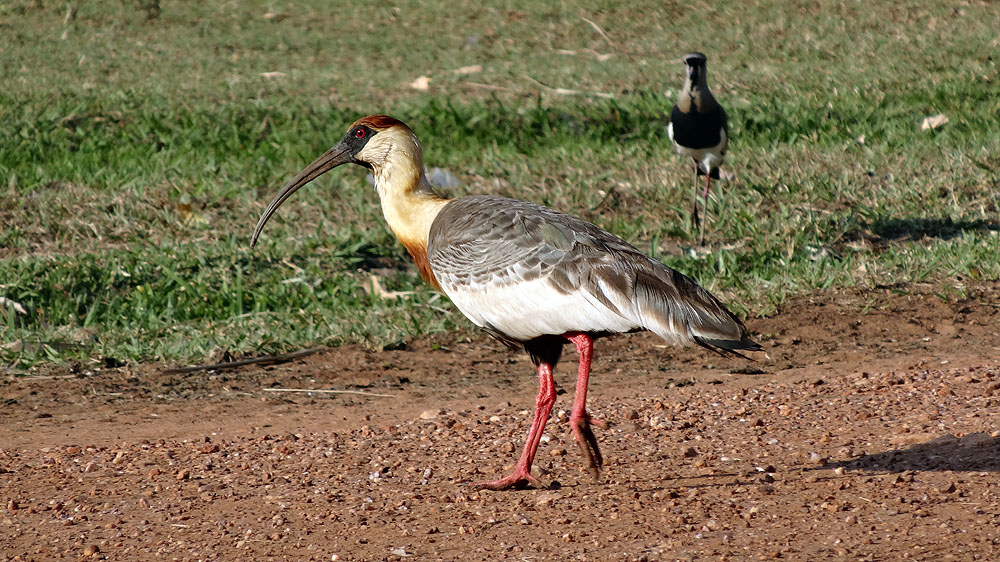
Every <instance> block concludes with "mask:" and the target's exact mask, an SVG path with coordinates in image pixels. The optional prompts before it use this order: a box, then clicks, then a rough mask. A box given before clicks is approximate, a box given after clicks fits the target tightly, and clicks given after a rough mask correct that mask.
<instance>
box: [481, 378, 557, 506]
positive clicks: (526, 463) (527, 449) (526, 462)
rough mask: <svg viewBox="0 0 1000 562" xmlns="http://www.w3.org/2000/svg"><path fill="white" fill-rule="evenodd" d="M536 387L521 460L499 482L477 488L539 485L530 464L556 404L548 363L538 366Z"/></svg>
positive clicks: (553, 381)
mask: <svg viewBox="0 0 1000 562" xmlns="http://www.w3.org/2000/svg"><path fill="white" fill-rule="evenodd" d="M538 385H539V389H538V397H537V398H535V419H533V420H532V421H531V429H529V430H528V441H527V442H526V443H525V444H524V451H522V452H521V458H520V459H518V461H517V465H516V466H515V467H514V472H512V473H511V474H510V475H508V476H505V477H503V478H501V479H499V480H494V481H492V482H480V483H478V484H474V486H476V487H477V488H485V489H487V490H503V489H506V488H510V487H511V486H514V485H515V484H518V483H520V482H530V483H532V484H534V485H536V486H540V485H541V482H539V481H538V479H537V478H535V477H534V476H532V474H531V464H532V463H533V462H534V461H535V452H536V451H537V450H538V443H539V442H541V440H542V432H543V431H545V422H547V421H548V419H549V413H551V412H552V405H553V404H555V403H556V383H555V380H553V378H552V365H549V364H548V363H539V364H538Z"/></svg>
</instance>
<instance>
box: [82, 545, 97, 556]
mask: <svg viewBox="0 0 1000 562" xmlns="http://www.w3.org/2000/svg"><path fill="white" fill-rule="evenodd" d="M100 551H101V549H100V548H98V546H97V545H96V544H92V545H89V546H88V547H87V548H85V549H83V555H84V556H97V553H98V552H100Z"/></svg>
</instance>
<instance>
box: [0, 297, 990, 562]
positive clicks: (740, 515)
mask: <svg viewBox="0 0 1000 562" xmlns="http://www.w3.org/2000/svg"><path fill="white" fill-rule="evenodd" d="M969 294H970V297H969V298H967V299H956V298H954V297H950V298H949V297H947V296H946V295H940V294H936V293H935V292H934V290H932V289H931V288H929V287H919V286H917V287H914V286H908V287H884V288H879V289H875V290H865V291H860V290H859V291H848V292H843V291H841V292H824V293H818V294H815V295H812V296H808V297H801V298H797V299H794V300H792V301H791V302H788V303H787V304H786V305H784V306H783V307H782V309H781V310H780V311H779V312H778V313H777V314H775V315H774V316H772V317H770V318H765V319H760V320H754V321H751V322H749V323H748V325H749V326H750V328H751V329H752V330H753V331H754V332H755V333H757V334H758V335H759V340H760V341H761V342H762V343H763V344H764V346H765V348H766V350H767V356H766V357H765V356H764V354H758V356H757V357H756V358H755V359H756V361H752V362H749V361H744V360H741V359H738V358H735V359H730V358H721V357H718V356H715V355H712V354H709V353H707V352H704V351H701V350H679V349H675V348H667V347H663V346H662V345H660V342H659V341H658V340H657V339H656V338H655V337H653V336H651V335H648V334H636V335H632V336H620V337H616V338H611V339H608V340H601V341H600V342H598V345H597V359H596V362H595V370H594V375H593V377H592V378H591V387H590V388H591V391H590V394H589V405H590V410H591V412H592V413H593V414H595V415H596V416H598V417H601V418H604V419H606V420H608V421H609V422H611V423H612V424H613V425H612V426H611V427H610V428H608V429H605V430H597V433H598V440H599V442H600V445H601V448H602V452H603V453H604V456H605V461H606V464H605V467H604V470H603V472H602V475H601V481H600V482H599V483H595V482H594V481H593V480H592V479H591V478H590V476H589V475H588V473H587V472H586V471H585V470H584V469H583V463H582V457H581V455H580V452H579V450H578V449H577V447H576V444H575V442H574V441H573V440H572V437H571V435H570V432H569V431H568V426H567V425H566V424H565V420H566V417H567V416H566V413H565V412H564V411H560V409H562V408H568V407H569V405H570V404H571V401H572V400H571V398H572V397H571V394H572V385H573V380H574V378H575V365H574V363H575V359H576V355H575V353H574V352H573V351H572V349H571V348H567V352H566V353H565V355H564V361H563V363H562V364H561V365H560V367H559V369H558V370H557V373H556V377H557V381H558V382H559V383H561V385H562V386H563V387H565V388H567V389H569V392H568V393H567V394H565V395H561V396H560V397H559V400H558V402H557V404H556V410H555V413H554V415H553V418H552V420H551V421H550V425H549V427H548V429H547V432H546V438H544V439H543V443H542V445H541V447H540V448H539V455H538V458H537V460H536V465H535V466H536V468H535V472H536V474H538V475H540V476H542V478H543V480H545V481H546V482H547V483H548V487H547V488H545V489H523V490H511V491H505V492H489V491H476V490H474V489H472V487H470V486H468V485H467V484H468V483H469V482H474V481H481V480H486V479H492V478H495V477H498V476H501V475H503V474H504V473H505V472H506V471H508V470H510V469H511V468H512V466H513V463H514V461H515V460H516V458H517V455H518V453H519V452H520V449H521V447H522V444H523V439H524V437H525V436H526V434H527V430H528V425H529V422H530V415H531V411H532V408H533V405H534V396H535V392H536V391H537V379H536V377H535V374H534V370H533V368H532V366H531V363H530V361H529V360H528V358H527V357H526V356H525V355H523V354H518V353H515V352H511V351H508V350H507V349H505V348H504V347H502V346H501V345H500V344H497V343H494V342H493V341H491V340H490V339H489V338H487V337H486V336H485V335H483V336H478V337H474V338H472V339H471V340H462V341H455V339H454V338H451V339H449V338H447V337H439V338H431V339H425V340H421V341H417V342H414V343H413V344H411V345H410V346H409V347H408V348H407V349H405V350H391V351H381V352H369V351H365V350H364V349H362V348H360V347H343V348H339V349H333V350H329V351H326V352H322V353H318V354H315V355H311V356H308V357H306V358H303V359H299V360H295V361H291V362H286V363H283V364H278V365H272V366H267V367H261V366H249V367H244V368H241V369H238V370H232V371H216V372H195V373H189V374H166V373H164V369H165V367H164V366H162V365H135V366H125V367H119V368H108V369H100V370H95V371H84V372H71V371H70V370H69V369H67V370H64V371H61V372H60V371H54V372H50V373H45V374H43V375H39V376H32V377H16V378H15V377H12V376H4V377H3V378H0V404H2V408H0V501H2V503H0V560H39V561H42V560H56V559H70V560H81V559H95V560H268V559H275V560H325V561H328V560H345V561H346V560H529V561H538V560H630V561H638V560H769V559H785V560H893V561H895V560H935V561H942V560H998V559H1000V479H998V477H997V471H998V469H1000V438H998V436H1000V432H998V430H1000V414H998V410H1000V408H998V407H1000V333H998V332H1000V315H998V310H1000V284H986V285H979V286H976V287H974V288H973V289H972V290H971V291H970V293H969ZM269 389H270V390H269ZM276 389H328V390H349V391H354V392H358V393H359V394H324V393H311V394H306V393H293V392H276V391H274V390H276Z"/></svg>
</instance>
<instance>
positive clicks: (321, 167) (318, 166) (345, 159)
mask: <svg viewBox="0 0 1000 562" xmlns="http://www.w3.org/2000/svg"><path fill="white" fill-rule="evenodd" d="M353 161H354V155H352V154H351V149H350V147H348V146H347V145H346V144H345V143H344V142H339V143H337V145H336V146H334V147H333V148H331V149H330V150H327V151H326V152H325V153H323V155H322V156H320V157H319V158H317V159H316V160H314V161H313V163H312V164H309V165H308V166H306V167H305V169H304V170H302V171H301V172H299V175H297V176H295V177H294V178H292V181H290V182H288V183H286V184H285V187H282V188H281V191H279V192H278V194H277V195H275V196H274V199H272V200H271V204H270V205H268V206H267V208H266V209H264V212H263V213H262V214H261V215H260V220H258V221H257V227H256V228H254V229H253V236H252V237H251V238H250V247H251V248H253V247H254V246H255V245H256V244H257V238H258V237H259V236H260V233H261V231H262V230H264V224H266V223H267V220H268V219H270V218H271V215H273V214H274V212H275V211H277V210H278V207H280V206H281V204H282V203H284V202H285V200H286V199H288V198H289V197H291V196H292V194H293V193H295V192H296V191H297V190H298V189H299V188H300V187H302V186H303V185H305V184H307V183H309V182H311V181H313V180H314V179H316V178H318V177H320V176H322V175H323V174H325V173H326V172H329V171H330V170H332V169H334V168H336V167H337V166H340V165H341V164H347V163H349V162H353Z"/></svg>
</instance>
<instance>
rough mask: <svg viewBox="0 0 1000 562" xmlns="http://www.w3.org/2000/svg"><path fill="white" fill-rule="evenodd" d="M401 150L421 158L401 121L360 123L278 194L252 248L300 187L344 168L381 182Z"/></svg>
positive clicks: (416, 143) (381, 117)
mask: <svg viewBox="0 0 1000 562" xmlns="http://www.w3.org/2000/svg"><path fill="white" fill-rule="evenodd" d="M400 137H402V138H400ZM400 141H402V142H400ZM401 146H402V147H410V151H412V152H416V154H414V156H415V157H416V159H417V160H419V159H420V158H421V154H420V153H419V151H420V144H419V141H417V140H416V137H415V136H414V135H413V133H412V132H411V131H410V129H409V128H408V127H407V126H406V125H404V124H403V123H402V122H401V121H399V120H397V119H395V118H393V117H389V116H387V115H369V116H368V117H362V118H361V119H358V120H357V121H355V122H354V124H352V125H351V126H350V128H349V129H348V130H347V134H346V135H344V138H342V139H340V142H338V143H337V144H335V145H334V146H333V148H331V149H330V150H327V151H326V152H324V153H323V154H322V155H321V156H320V157H319V158H317V159H316V160H314V161H313V162H312V164H309V165H308V166H306V167H305V169H303V170H302V171H301V172H299V174H298V175H297V176H295V177H294V178H292V179H291V180H290V181H289V182H288V183H286V184H285V185H284V187H282V188H281V190H280V191H278V194H277V195H275V196H274V199H272V200H271V203H270V204H269V205H268V206H267V208H266V209H264V212H263V213H262V214H261V216H260V220H258V221H257V227H256V228H254V231H253V236H252V237H251V239H250V246H251V247H253V246H254V245H255V244H256V243H257V238H258V237H259V236H260V233H261V231H262V230H263V229H264V225H265V224H266V223H267V221H268V219H270V218H271V215H273V214H274V213H275V211H277V210H278V207H280V206H281V204H282V203H284V202H285V200H287V199H288V198H289V197H291V196H292V194H293V193H295V192H296V191H298V189H299V188H300V187H302V186H304V185H306V184H307V183H309V182H311V181H313V180H314V179H316V178H318V177H320V176H321V175H323V174H325V173H326V172H329V171H330V170H332V169H334V168H336V167H337V166H340V165H343V164H358V165H360V166H364V167H366V168H368V169H369V170H372V172H373V173H374V174H375V175H376V178H378V176H380V175H381V174H382V173H383V172H384V168H385V166H386V164H387V163H388V161H389V157H390V155H391V153H393V152H396V151H398V150H399V149H400V147H401Z"/></svg>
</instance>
